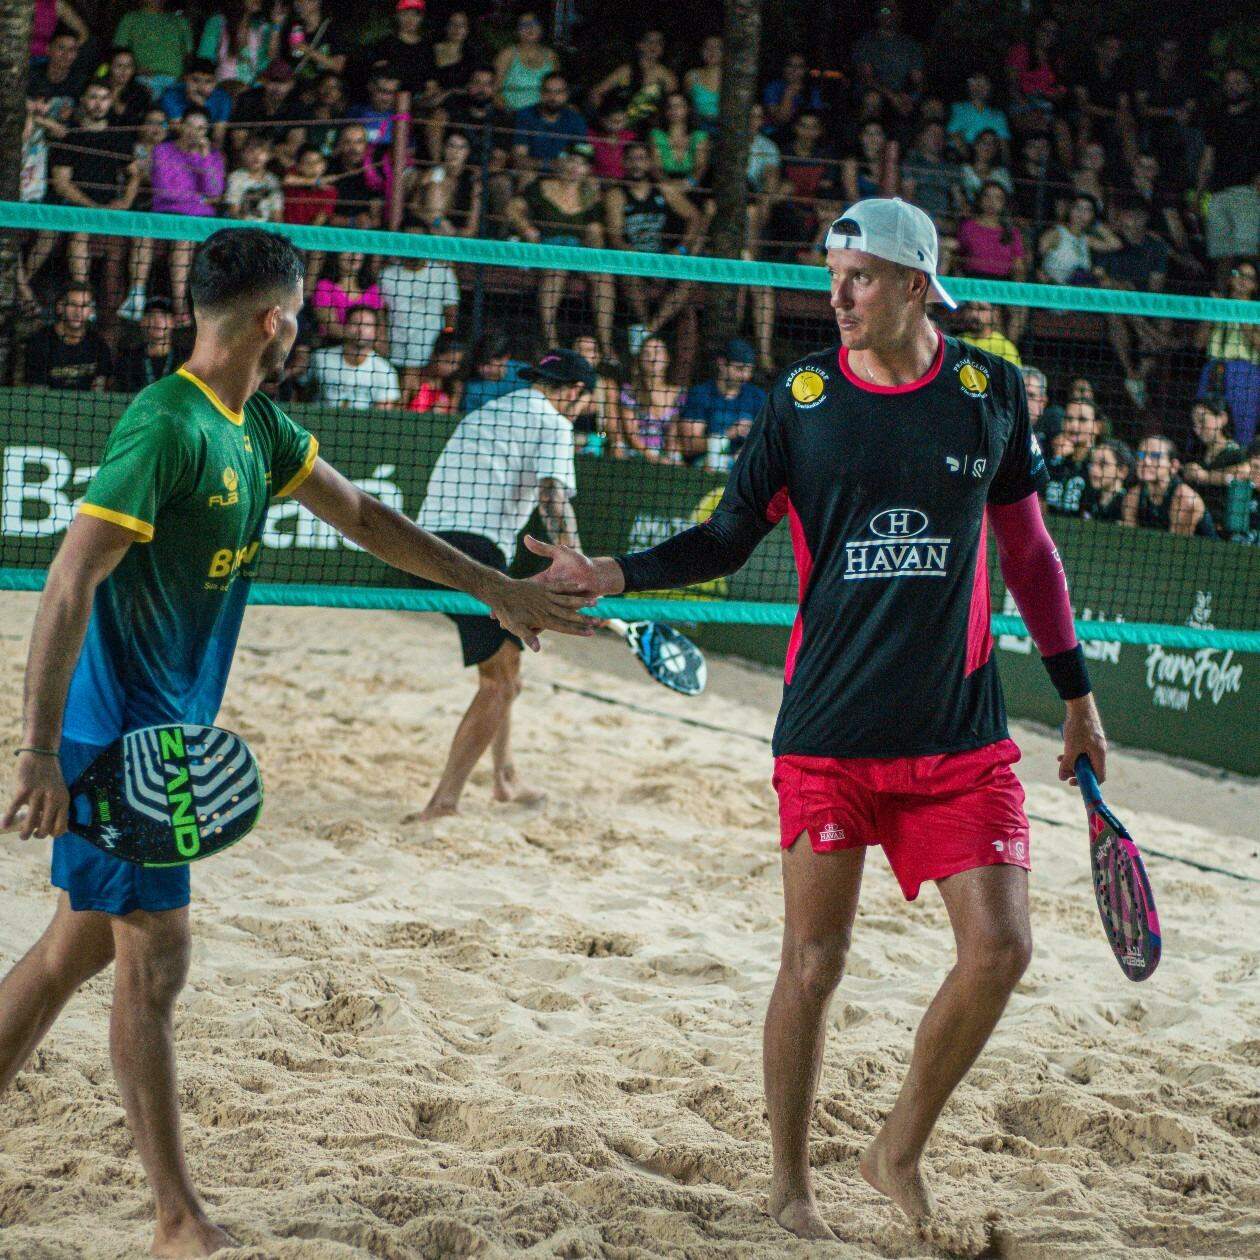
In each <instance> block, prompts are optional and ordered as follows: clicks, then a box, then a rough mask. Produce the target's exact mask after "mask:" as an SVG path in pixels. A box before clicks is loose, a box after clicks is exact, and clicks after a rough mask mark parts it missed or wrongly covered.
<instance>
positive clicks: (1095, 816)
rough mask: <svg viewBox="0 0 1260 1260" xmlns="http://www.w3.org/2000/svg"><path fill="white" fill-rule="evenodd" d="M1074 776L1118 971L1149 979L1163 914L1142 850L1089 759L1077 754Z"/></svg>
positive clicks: (1097, 895) (1096, 894)
mask: <svg viewBox="0 0 1260 1260" xmlns="http://www.w3.org/2000/svg"><path fill="white" fill-rule="evenodd" d="M1075 773H1076V781H1077V783H1078V784H1079V785H1080V789H1081V795H1082V796H1083V797H1084V798H1085V813H1086V816H1087V817H1088V819H1089V862H1090V867H1091V868H1092V870H1093V874H1094V898H1095V900H1096V901H1097V902H1098V913H1099V914H1100V915H1101V916H1102V925H1103V931H1104V932H1105V933H1106V935H1107V940H1108V942H1109V943H1110V945H1111V952H1112V953H1113V954H1115V956H1116V961H1117V962H1118V963H1119V964H1120V970H1121V971H1123V972H1124V974H1125V975H1126V976H1128V977H1129V979H1130V980H1145V979H1147V978H1148V977H1149V976H1151V975H1152V974H1153V973H1154V971H1155V968H1156V967H1158V966H1159V954H1160V936H1159V914H1158V912H1157V911H1156V909H1155V896H1154V894H1153V893H1152V892H1151V882H1150V880H1149V879H1147V878H1146V867H1145V866H1143V865H1142V855H1141V854H1140V853H1139V852H1138V847H1137V845H1136V844H1134V842H1133V837H1132V836H1130V835H1129V833H1128V831H1126V830H1125V827H1124V824H1123V823H1122V822H1121V821H1120V820H1119V819H1118V818H1117V817H1116V816H1115V814H1113V813H1112V812H1111V810H1109V809H1108V808H1107V805H1106V803H1105V802H1104V801H1103V798H1102V793H1101V792H1100V791H1099V790H1098V778H1097V776H1096V775H1095V774H1094V767H1093V766H1092V765H1091V764H1090V761H1089V758H1088V757H1086V756H1085V755H1084V754H1082V755H1081V756H1080V757H1078V758H1077V759H1076V766H1075Z"/></svg>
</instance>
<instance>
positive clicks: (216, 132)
mask: <svg viewBox="0 0 1260 1260" xmlns="http://www.w3.org/2000/svg"><path fill="white" fill-rule="evenodd" d="M158 105H159V106H160V107H161V109H162V112H163V113H164V114H165V115H166V116H167V118H169V119H170V120H171V121H172V122H177V121H178V120H179V119H181V118H183V116H184V113H185V111H186V110H188V109H190V108H192V107H193V106H194V105H195V106H197V107H199V108H200V109H204V110H205V111H206V115H207V117H208V118H209V119H210V122H211V124H212V125H213V126H212V132H211V134H212V135H213V137H214V147H215V148H216V149H221V148H222V147H223V140H224V137H225V136H226V135H227V120H228V119H229V118H230V117H231V116H232V98H231V96H230V95H229V94H228V92H227V90H226V89H224V88H221V87H216V86H215V82H214V63H213V62H212V61H207V60H206V59H205V58H204V57H189V58H188V60H187V61H185V62H184V74H183V78H181V79H180V81H179V82H178V83H172V84H171V86H170V87H168V88H167V89H166V91H165V92H163V93H162V95H161V96H160V97H159V98H158Z"/></svg>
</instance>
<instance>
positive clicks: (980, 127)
mask: <svg viewBox="0 0 1260 1260" xmlns="http://www.w3.org/2000/svg"><path fill="white" fill-rule="evenodd" d="M992 95H993V83H992V80H990V78H989V76H988V75H987V74H985V73H984V72H983V71H981V70H976V71H974V72H973V73H972V74H970V75H968V76H967V99H966V100H965V101H955V102H954V105H953V107H952V108H951V109H950V111H949V122H948V123H947V124H946V126H945V130H946V131H947V132H948V133H949V138H950V141H951V143H953V144H954V145H955V146H956V147H957V148H958V150H959V151H960V152H963V153H965V152H966V151H967V150H968V149H969V148H970V147H971V146H972V145H973V144H975V142H976V137H977V136H978V135H979V134H980V133H981V132H982V131H992V132H993V134H994V135H996V136H997V138H998V141H999V144H1000V145H1001V149H1002V162H1003V164H1004V165H1005V164H1006V162H1007V161H1008V160H1009V145H1010V139H1011V129H1010V125H1009V124H1008V123H1007V121H1006V115H1005V114H1004V113H1003V112H1002V111H1001V110H1000V109H998V108H996V107H995V106H993V105H991V104H990V103H989V101H990V98H991V97H992Z"/></svg>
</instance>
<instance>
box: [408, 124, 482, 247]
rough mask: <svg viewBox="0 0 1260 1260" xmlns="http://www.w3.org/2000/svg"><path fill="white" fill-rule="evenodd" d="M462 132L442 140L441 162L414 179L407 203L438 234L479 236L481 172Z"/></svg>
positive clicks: (451, 134) (469, 144) (448, 135)
mask: <svg viewBox="0 0 1260 1260" xmlns="http://www.w3.org/2000/svg"><path fill="white" fill-rule="evenodd" d="M471 158H472V144H471V143H470V141H469V139H468V137H467V136H466V135H464V133H463V132H462V131H451V132H449V133H448V134H447V137H446V139H445V140H444V141H443V142H442V161H441V162H440V163H439V164H438V165H436V166H431V167H430V168H429V169H428V170H427V171H425V172H424V174H423V175H421V176H419V178H418V179H415V180H413V181H412V186H411V187H410V189H409V191H408V193H407V198H406V200H407V204H408V207H409V208H410V209H411V211H412V213H413V214H415V215H418V216H419V217H420V218H421V219H423V220H424V222H425V224H426V225H427V227H428V229H429V231H430V232H432V233H433V234H434V235H435V236H477V235H479V231H478V229H479V226H480V223H481V172H480V171H479V170H478V169H477V168H476V167H475V166H474V165H473V164H472V161H471Z"/></svg>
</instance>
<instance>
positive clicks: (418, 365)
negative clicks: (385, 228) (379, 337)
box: [377, 214, 459, 398]
mask: <svg viewBox="0 0 1260 1260" xmlns="http://www.w3.org/2000/svg"><path fill="white" fill-rule="evenodd" d="M402 226H403V231H404V232H406V233H408V234H409V235H412V236H420V235H423V234H424V232H425V223H424V220H423V219H421V218H418V217H417V216H416V215H414V214H408V215H407V216H406V217H404V219H403V223H402ZM377 284H378V286H379V291H380V296H381V300H382V301H383V302H384V305H385V310H386V313H387V314H388V316H389V357H390V361H391V362H392V363H393V365H394V367H395V368H397V369H398V371H399V372H400V373H401V374H402V390H403V397H404V398H411V397H412V396H413V395H414V394H415V392H416V390H417V389H419V387H420V373H421V369H422V368H423V367H424V366H425V364H427V363H429V362H430V361H431V360H432V359H434V357H435V354H436V352H435V350H434V346H435V345H436V344H437V340H438V338H439V337H440V336H441V334H442V332H443V331H449V330H451V329H453V328H454V327H455V324H456V322H457V321H458V319H459V281H458V280H457V279H456V277H455V272H454V270H453V269H452V268H451V267H450V265H449V264H447V263H442V262H432V261H430V260H429V259H427V258H405V257H404V258H395V259H393V260H392V261H391V262H390V264H389V265H388V266H387V267H386V268H385V269H384V270H383V271H382V272H381V276H380V280H379V281H378V282H377Z"/></svg>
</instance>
